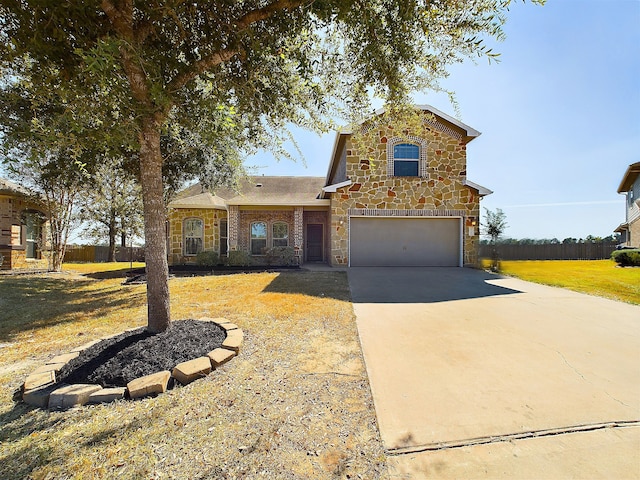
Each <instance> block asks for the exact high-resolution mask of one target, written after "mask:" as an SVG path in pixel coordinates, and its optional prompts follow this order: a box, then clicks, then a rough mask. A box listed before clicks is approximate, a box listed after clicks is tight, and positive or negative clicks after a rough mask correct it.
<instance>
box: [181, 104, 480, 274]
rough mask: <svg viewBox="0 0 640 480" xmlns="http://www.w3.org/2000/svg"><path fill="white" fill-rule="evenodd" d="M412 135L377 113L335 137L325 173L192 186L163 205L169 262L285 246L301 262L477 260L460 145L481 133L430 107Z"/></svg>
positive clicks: (473, 201) (475, 193) (471, 187)
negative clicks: (212, 188)
mask: <svg viewBox="0 0 640 480" xmlns="http://www.w3.org/2000/svg"><path fill="white" fill-rule="evenodd" d="M418 108H419V109H420V111H421V117H420V118H421V119H422V121H421V123H420V125H419V126H418V127H415V128H414V130H415V131H410V132H405V133H402V132H397V131H396V130H395V129H394V126H393V125H380V124H378V123H379V122H380V121H381V118H382V117H381V116H380V115H381V114H382V113H383V111H379V112H377V115H376V116H374V117H373V118H372V119H369V120H367V121H365V122H363V123H362V124H361V125H359V126H358V128H359V129H360V132H359V133H360V134H361V135H359V136H358V140H357V141H356V140H355V138H354V136H353V133H352V132H351V131H349V130H343V131H341V132H339V133H338V134H337V136H336V140H335V143H334V147H333V152H332V153H331V157H330V159H329V169H328V173H327V176H326V177H264V176H263V177H253V178H251V179H248V180H247V181H245V182H243V183H242V184H241V185H240V187H239V189H238V190H239V191H238V192H232V191H229V190H228V189H220V190H217V191H216V192H215V193H211V192H208V191H206V190H204V189H203V188H202V187H201V186H200V185H199V184H197V185H194V186H192V187H190V188H188V189H187V190H185V191H183V192H181V193H180V194H179V195H178V196H177V198H176V199H175V200H174V201H172V202H171V203H170V204H169V225H168V229H169V230H168V237H169V240H168V242H169V261H170V263H173V264H177V263H189V262H192V261H194V259H195V255H197V253H198V252H200V251H203V250H204V251H209V250H210V251H215V252H218V253H219V254H220V255H223V256H224V255H226V254H227V253H228V252H229V251H234V250H242V251H245V252H248V253H249V254H251V255H254V256H260V255H262V254H263V253H264V251H265V249H266V248H269V247H273V246H289V247H293V249H294V250H295V254H296V256H297V258H298V261H299V262H300V263H306V262H325V263H329V264H331V265H334V266H373V265H380V266H392V265H393V266H403V265H411V266H462V265H475V264H476V263H477V250H478V239H479V224H480V199H481V197H483V196H485V195H488V194H490V193H492V192H491V191H490V190H488V189H486V188H484V187H481V186H480V185H477V184H475V183H473V182H470V181H468V180H467V173H466V172H467V156H466V146H467V144H468V143H469V142H470V141H471V140H473V139H474V138H476V137H477V136H479V135H480V133H479V132H478V131H476V130H474V129H473V128H471V127H469V126H467V125H465V124H463V123H461V122H459V121H458V120H456V119H454V118H452V117H450V116H448V115H446V114H444V113H442V112H440V111H438V110H436V109H435V108H433V107H430V106H420V107H418Z"/></svg>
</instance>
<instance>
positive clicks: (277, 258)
mask: <svg viewBox="0 0 640 480" xmlns="http://www.w3.org/2000/svg"><path fill="white" fill-rule="evenodd" d="M264 255H265V257H264V258H265V262H266V264H267V265H286V266H289V265H295V264H296V260H297V259H296V251H295V250H294V248H293V247H271V248H267V249H265V252H264Z"/></svg>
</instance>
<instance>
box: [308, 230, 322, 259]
mask: <svg viewBox="0 0 640 480" xmlns="http://www.w3.org/2000/svg"><path fill="white" fill-rule="evenodd" d="M322 230H323V228H322V224H316V223H309V224H308V225H307V262H321V261H322V260H323V258H322V235H323V234H322Z"/></svg>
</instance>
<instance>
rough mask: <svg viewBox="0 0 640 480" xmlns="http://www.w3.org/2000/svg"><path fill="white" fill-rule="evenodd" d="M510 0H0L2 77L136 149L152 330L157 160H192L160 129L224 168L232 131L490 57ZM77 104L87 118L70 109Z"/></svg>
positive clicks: (160, 253) (280, 121) (157, 316)
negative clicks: (43, 93) (53, 99)
mask: <svg viewBox="0 0 640 480" xmlns="http://www.w3.org/2000/svg"><path fill="white" fill-rule="evenodd" d="M509 3H510V2H509V1H508V0H467V1H464V2H461V1H459V0H430V1H428V0H367V1H364V0H315V1H314V0H216V1H190V2H184V1H181V0H173V1H160V0H149V1H145V2H133V0H101V1H91V0H89V1H81V0H76V1H72V0H70V1H65V2H55V1H54V2H52V1H48V0H0V26H1V33H0V43H2V44H3V46H2V48H3V50H2V55H1V62H2V64H1V65H0V68H2V70H1V71H2V73H1V74H2V76H3V80H4V82H6V83H7V84H15V83H16V82H26V83H28V84H29V85H30V86H35V88H36V89H37V88H38V87H42V88H45V89H49V90H52V89H55V88H58V87H59V88H61V89H63V91H64V92H66V94H67V95H70V96H72V95H76V98H75V99H73V100H72V101H71V102H70V104H69V105H70V111H71V112H72V113H77V116H75V117H74V116H73V115H71V121H70V123H71V127H70V128H71V129H78V130H79V131H80V132H81V135H79V136H78V137H76V138H91V137H92V134H90V133H89V130H90V127H87V124H91V126H93V127H96V128H97V130H99V131H100V132H102V133H103V134H105V135H104V137H102V140H103V141H104V142H105V143H110V144H111V145H118V144H120V145H127V147H128V148H130V149H131V150H132V151H134V152H135V153H136V155H135V157H136V158H137V161H138V164H137V174H138V177H139V181H140V184H141V187H142V196H143V203H144V219H145V239H146V261H147V279H148V285H147V299H148V328H149V330H151V331H153V332H158V331H162V330H164V329H166V328H167V327H168V325H169V322H170V312H169V289H168V274H167V256H166V251H165V249H166V242H165V229H164V222H165V211H164V202H163V168H164V170H165V172H166V171H167V170H170V171H175V172H181V171H182V172H183V173H184V172H185V171H186V172H187V174H188V173H189V172H191V171H192V170H190V168H192V167H193V164H192V163H191V164H190V163H189V161H186V160H185V157H184V156H178V157H177V158H176V159H173V158H172V157H171V156H170V155H167V154H166V152H164V151H163V148H162V145H163V142H162V138H163V135H169V137H170V138H182V137H184V136H185V135H186V137H188V138H189V139H191V141H193V142H194V145H195V149H196V150H197V151H198V152H200V153H204V154H206V155H203V156H202V157H200V158H202V159H203V160H205V158H213V159H214V161H213V164H214V165H217V166H219V167H222V168H223V171H224V170H225V169H227V168H228V166H229V164H231V165H234V164H235V165H237V163H238V155H237V152H238V151H240V150H241V148H242V144H241V142H240V140H241V139H245V140H246V142H247V145H253V146H258V147H261V146H264V145H272V146H273V145H274V144H275V146H277V144H278V143H279V140H280V138H281V137H277V136H276V137H275V140H272V139H273V138H274V137H270V136H269V132H275V134H277V132H281V131H282V128H283V127H285V126H286V125H287V123H293V124H295V125H300V126H304V127H308V128H315V129H326V128H327V127H328V126H329V121H328V119H329V118H330V117H331V115H335V114H337V113H339V112H340V111H341V110H342V111H345V110H349V111H352V112H355V113H357V114H361V113H362V112H363V109H364V108H366V107H367V106H368V105H369V102H370V97H371V96H372V95H374V96H378V97H382V98H384V99H385V100H387V101H389V102H391V103H392V104H398V103H402V102H404V101H406V99H407V95H408V93H409V92H410V91H412V90H416V89H424V88H437V80H438V78H441V77H443V76H446V67H447V66H448V65H450V64H452V63H454V62H457V61H459V60H460V59H461V58H463V57H465V56H476V55H480V56H489V57H491V56H492V55H493V53H492V52H491V49H490V48H488V47H486V46H485V44H484V41H483V39H484V38H486V37H487V36H493V37H497V38H500V37H501V36H502V30H501V26H502V24H503V22H504V15H505V12H506V10H507V8H508V5H509ZM78 99H80V101H78ZM83 99H84V101H82V100H83ZM88 106H93V107H94V108H95V117H96V118H97V120H99V121H94V122H88V123H87V122H86V121H83V120H82V119H86V118H87V117H91V114H90V112H91V109H90V108H89V107H88ZM75 110H78V112H76V111H75ZM63 114H64V115H66V116H67V117H66V118H68V117H69V111H65V112H63ZM78 119H80V120H78ZM74 122H79V123H82V124H83V125H84V126H83V127H82V128H78V127H77V125H76V124H75V123H74ZM174 132H178V134H177V135H176V136H172V133H174ZM80 143H82V142H80ZM234 151H235V152H236V153H235V155H234ZM208 170H209V171H211V170H212V169H210V168H209V169H208ZM232 170H233V169H232ZM213 176H214V177H219V175H216V174H215V172H214V175H213ZM231 176H233V175H231ZM222 177H225V178H226V177H228V175H226V174H223V175H222Z"/></svg>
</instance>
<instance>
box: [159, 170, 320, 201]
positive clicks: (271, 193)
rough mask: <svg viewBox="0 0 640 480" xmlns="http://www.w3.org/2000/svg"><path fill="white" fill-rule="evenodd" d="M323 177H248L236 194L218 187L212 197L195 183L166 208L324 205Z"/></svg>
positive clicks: (228, 189) (233, 191)
mask: <svg viewBox="0 0 640 480" xmlns="http://www.w3.org/2000/svg"><path fill="white" fill-rule="evenodd" d="M324 180H325V179H324V177H281V176H278V177H265V176H260V177H250V178H247V179H246V180H244V181H242V182H240V185H239V188H238V190H239V191H235V190H233V189H230V188H219V189H216V191H215V192H214V193H213V194H212V193H211V192H207V191H206V190H204V189H203V187H202V185H200V184H199V183H198V184H195V185H192V186H191V187H189V188H187V189H185V190H183V191H182V192H180V193H179V194H178V195H177V196H176V199H175V200H174V201H172V202H171V203H170V204H169V206H171V207H183V208H184V207H198V206H200V207H209V208H224V205H225V204H226V205H245V206H247V205H271V206H295V205H298V206H304V205H324V204H326V203H327V201H326V200H321V199H320V197H319V195H320V193H321V192H322V187H323V186H324Z"/></svg>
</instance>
